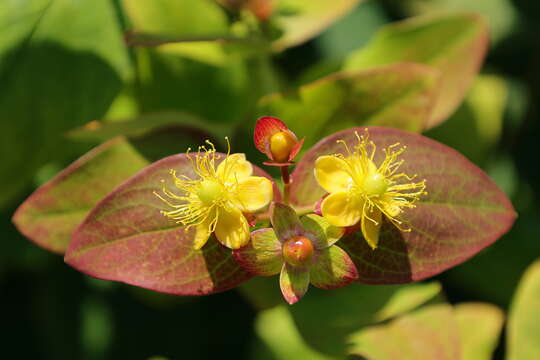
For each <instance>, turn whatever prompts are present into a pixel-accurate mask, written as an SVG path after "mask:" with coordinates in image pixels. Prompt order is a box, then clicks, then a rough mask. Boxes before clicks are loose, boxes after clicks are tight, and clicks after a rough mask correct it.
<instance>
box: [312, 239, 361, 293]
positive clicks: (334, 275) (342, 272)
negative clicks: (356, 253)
mask: <svg viewBox="0 0 540 360" xmlns="http://www.w3.org/2000/svg"><path fill="white" fill-rule="evenodd" d="M310 278H311V279H310V281H311V283H312V284H313V285H315V286H316V287H319V288H321V289H326V290H329V289H335V288H339V287H342V286H345V285H347V284H350V283H351V282H353V281H354V280H356V279H358V271H357V270H356V266H355V265H354V263H353V261H352V260H351V258H350V257H349V255H347V253H346V252H345V251H343V250H342V249H341V248H340V247H338V246H336V245H334V246H330V247H329V248H327V249H323V250H320V253H318V254H317V261H316V262H315V263H314V264H313V267H312V268H311V271H310Z"/></svg>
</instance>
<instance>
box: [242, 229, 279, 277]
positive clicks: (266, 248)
mask: <svg viewBox="0 0 540 360" xmlns="http://www.w3.org/2000/svg"><path fill="white" fill-rule="evenodd" d="M233 254H234V257H235V259H236V261H238V262H239V263H240V265H242V267H243V268H244V269H245V270H247V271H248V272H250V273H252V274H254V275H260V276H271V275H276V274H277V273H279V272H280V271H281V267H282V265H283V256H282V252H281V242H280V241H279V239H278V238H277V236H276V233H275V232H274V230H272V229H260V230H257V231H254V232H253V233H251V241H250V242H249V243H248V244H247V245H246V246H244V247H242V248H240V249H237V250H234V251H233Z"/></svg>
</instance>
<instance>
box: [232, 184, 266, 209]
mask: <svg viewBox="0 0 540 360" xmlns="http://www.w3.org/2000/svg"><path fill="white" fill-rule="evenodd" d="M236 196H237V199H238V202H239V205H240V207H241V209H242V211H244V212H254V211H257V210H260V209H262V208H263V207H265V206H266V205H268V204H269V203H270V201H272V198H273V197H274V192H273V188H272V182H271V181H270V180H268V179H267V178H265V177H259V176H248V177H246V178H243V179H240V180H238V186H237V187H236Z"/></svg>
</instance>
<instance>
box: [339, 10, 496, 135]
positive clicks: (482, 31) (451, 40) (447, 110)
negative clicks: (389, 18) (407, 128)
mask: <svg viewBox="0 0 540 360" xmlns="http://www.w3.org/2000/svg"><path fill="white" fill-rule="evenodd" d="M487 48H488V29H487V26H486V23H485V21H484V19H483V18H482V17H480V16H479V15H477V14H468V13H465V14H463V13H458V14H450V15H449V14H444V15H437V16H425V17H416V18H411V19H408V20H405V21H402V22H398V23H395V24H390V25H388V26H387V27H385V28H383V29H382V30H381V31H379V32H378V33H377V34H376V36H375V38H374V39H373V40H372V41H371V42H370V43H369V44H368V45H366V46H365V47H363V48H361V49H359V50H358V51H356V52H355V53H353V54H352V55H351V56H350V57H349V59H348V60H347V62H346V63H345V66H344V70H349V71H351V70H362V69H364V70H365V69H369V68H375V67H379V66H382V65H387V64H393V63H400V62H416V63H421V64H426V65H430V66H433V67H434V68H436V69H438V70H440V73H441V81H440V82H439V83H438V84H439V86H438V88H439V96H438V99H437V102H436V104H435V107H434V109H433V112H432V114H431V116H430V118H429V121H428V122H427V123H426V128H431V127H434V126H436V125H438V124H440V123H441V122H443V121H445V120H446V119H447V118H448V116H449V115H451V114H452V113H453V112H454V110H456V108H457V107H458V106H459V104H460V103H461V101H462V100H463V98H464V97H465V94H466V93H467V90H468V89H469V87H470V85H471V84H472V81H473V79H474V77H475V76H476V74H477V73H478V71H479V69H480V67H481V65H482V62H483V60H484V56H485V54H486V51H487Z"/></svg>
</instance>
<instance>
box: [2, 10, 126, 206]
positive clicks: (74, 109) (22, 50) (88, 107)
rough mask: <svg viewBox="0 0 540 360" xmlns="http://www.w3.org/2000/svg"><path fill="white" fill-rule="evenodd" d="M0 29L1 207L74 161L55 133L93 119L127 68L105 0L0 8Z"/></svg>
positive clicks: (101, 112) (117, 29) (103, 108)
mask: <svg viewBox="0 0 540 360" xmlns="http://www.w3.org/2000/svg"><path fill="white" fill-rule="evenodd" d="M80 14H84V16H80ZM0 28H1V29H3V32H2V38H1V39H0V64H1V65H0V83H1V84H2V89H1V91H0V117H1V118H2V119H3V121H1V122H0V133H2V134H3V141H2V142H1V143H0V152H1V153H2V154H11V155H10V156H5V157H3V160H2V162H3V164H2V169H1V170H0V178H1V179H2V191H1V194H0V199H1V200H0V206H1V204H3V203H5V202H7V201H9V200H10V198H12V197H13V196H15V195H16V194H17V193H18V192H19V191H20V190H21V189H23V188H24V187H26V186H27V185H28V183H29V181H30V179H31V177H32V176H33V174H34V172H35V170H36V168H38V167H40V166H42V165H43V164H45V163H46V162H51V161H64V159H65V158H68V157H70V156H73V155H74V154H73V153H72V150H71V149H70V146H66V142H65V140H64V141H63V140H62V138H61V134H62V133H63V132H64V131H66V130H68V129H69V128H73V127H75V126H79V125H82V124H84V123H86V122H89V121H91V120H94V119H97V118H101V117H102V116H103V115H104V114H105V113H106V111H107V109H108V107H109V105H110V104H111V102H112V101H113V99H114V97H115V96H116V94H117V93H118V92H119V91H120V89H121V87H122V82H123V81H124V80H125V79H126V78H127V77H128V76H129V74H130V72H131V67H130V63H129V59H128V56H127V52H126V49H125V46H124V45H123V43H122V37H121V32H120V27H119V25H118V23H117V18H116V15H115V13H114V8H113V5H112V4H111V2H110V1H108V0H96V1H92V2H88V1H70V0H52V1H40V0H34V1H2V2H1V4H0ZM4 30H5V32H4ZM21 139H24V141H21ZM13 174H17V176H13Z"/></svg>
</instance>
